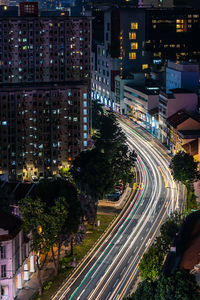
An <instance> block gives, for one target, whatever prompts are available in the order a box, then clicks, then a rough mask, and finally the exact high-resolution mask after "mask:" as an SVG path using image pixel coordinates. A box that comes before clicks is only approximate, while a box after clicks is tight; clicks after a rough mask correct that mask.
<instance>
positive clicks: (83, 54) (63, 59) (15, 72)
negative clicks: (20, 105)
mask: <svg viewBox="0 0 200 300" xmlns="http://www.w3.org/2000/svg"><path fill="white" fill-rule="evenodd" d="M90 47H91V18H90V17H53V18H49V17H0V65H1V68H0V82H1V83H30V82H38V83H41V82H54V81H62V82H66V81H72V80H73V81H75V80H89V79H90V68H91V55H90V52H91V48H90Z"/></svg>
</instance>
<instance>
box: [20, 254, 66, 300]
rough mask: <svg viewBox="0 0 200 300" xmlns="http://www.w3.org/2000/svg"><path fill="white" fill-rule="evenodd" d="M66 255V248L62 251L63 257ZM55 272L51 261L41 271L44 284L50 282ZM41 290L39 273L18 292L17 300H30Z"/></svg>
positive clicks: (34, 274)
mask: <svg viewBox="0 0 200 300" xmlns="http://www.w3.org/2000/svg"><path fill="white" fill-rule="evenodd" d="M64 255H65V250H64V248H63V249H62V250H61V257H63V256H64ZM53 272H54V265H53V261H49V262H48V263H47V265H45V267H44V269H43V270H42V271H41V278H42V283H44V282H45V281H47V280H48V278H49V276H50V275H51V274H53ZM38 289H39V285H38V280H37V272H35V273H33V275H32V276H31V278H30V279H29V280H28V281H27V282H26V283H25V285H24V286H23V288H22V289H21V290H20V291H19V292H18V294H17V296H16V297H15V299H16V300H28V299H30V298H31V297H32V296H33V295H34V294H35V293H36V292H37V291H38Z"/></svg>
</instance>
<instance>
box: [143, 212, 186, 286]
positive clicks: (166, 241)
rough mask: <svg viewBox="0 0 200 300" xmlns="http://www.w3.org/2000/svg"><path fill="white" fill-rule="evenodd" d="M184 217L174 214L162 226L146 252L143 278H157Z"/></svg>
mask: <svg viewBox="0 0 200 300" xmlns="http://www.w3.org/2000/svg"><path fill="white" fill-rule="evenodd" d="M181 222H182V218H181V216H180V215H178V214H176V213H175V214H172V215H171V216H170V217H169V218H167V220H166V221H165V223H164V224H163V225H162V226H161V228H160V236H158V237H157V238H156V240H155V243H154V244H153V245H152V246H151V248H150V249H149V250H148V252H147V253H145V254H144V256H143V258H142V260H141V262H140V265H139V270H140V276H141V278H142V279H150V280H156V279H157V278H158V276H159V274H160V271H161V270H162V265H163V261H164V257H165V255H166V254H167V252H168V251H169V249H170V246H171V243H172V241H173V239H174V238H175V235H176V233H177V232H178V231H179V228H180V225H181Z"/></svg>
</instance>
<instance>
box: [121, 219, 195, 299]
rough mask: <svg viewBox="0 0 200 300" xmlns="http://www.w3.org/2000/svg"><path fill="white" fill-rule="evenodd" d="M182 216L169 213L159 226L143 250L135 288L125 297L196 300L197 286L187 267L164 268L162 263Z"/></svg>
mask: <svg viewBox="0 0 200 300" xmlns="http://www.w3.org/2000/svg"><path fill="white" fill-rule="evenodd" d="M182 220H183V219H182V217H181V216H180V215H178V214H174V215H171V216H170V217H169V218H168V219H167V220H166V221H165V223H164V224H163V225H162V226H161V229H160V235H159V236H158V237H157V238H156V240H155V242H154V243H153V245H152V246H151V247H150V248H149V250H148V251H147V252H146V253H145V254H144V256H143V258H142V260H141V262H140V265H139V270H140V277H141V279H142V280H143V281H142V282H140V283H139V285H138V287H137V290H136V292H135V293H134V294H133V295H131V296H130V297H128V298H127V300H141V299H142V300H172V299H173V300H183V299H184V300H198V299H200V294H199V293H198V286H197V283H196V280H195V277H194V275H191V274H190V273H189V271H188V270H185V269H175V270H173V271H170V272H163V265H164V261H165V258H166V256H167V254H168V253H169V250H170V246H171V244H172V242H173V240H174V238H175V236H176V233H177V232H178V231H179V229H180V226H181V223H182Z"/></svg>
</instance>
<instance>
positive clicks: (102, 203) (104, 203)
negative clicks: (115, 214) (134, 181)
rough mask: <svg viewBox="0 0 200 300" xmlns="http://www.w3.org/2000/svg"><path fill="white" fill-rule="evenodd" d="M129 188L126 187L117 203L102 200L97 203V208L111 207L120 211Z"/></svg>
mask: <svg viewBox="0 0 200 300" xmlns="http://www.w3.org/2000/svg"><path fill="white" fill-rule="evenodd" d="M131 190H132V189H131V188H130V187H129V185H128V186H127V187H126V189H125V191H124V193H123V194H122V195H121V196H120V198H119V200H118V201H115V202H114V201H109V200H107V199H103V200H99V202H98V206H100V207H101V206H104V207H113V208H118V209H121V208H122V207H123V206H124V204H125V202H126V200H127V199H128V197H129V195H130V193H131Z"/></svg>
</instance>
